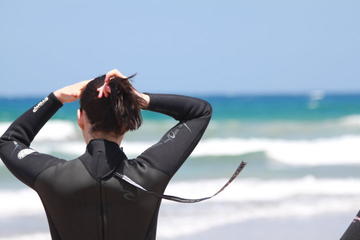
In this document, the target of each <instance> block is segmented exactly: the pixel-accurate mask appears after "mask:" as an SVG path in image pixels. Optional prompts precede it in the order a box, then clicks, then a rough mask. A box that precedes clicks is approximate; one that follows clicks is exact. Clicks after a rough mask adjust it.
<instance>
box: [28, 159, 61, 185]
mask: <svg viewBox="0 0 360 240" xmlns="http://www.w3.org/2000/svg"><path fill="white" fill-rule="evenodd" d="M64 161H65V160H64ZM62 163H63V162H61V163H56V164H54V165H51V166H48V167H47V168H45V169H43V170H42V171H41V172H39V173H38V174H36V175H35V176H34V182H33V184H32V188H34V189H35V185H36V182H37V180H38V177H39V176H40V175H41V174H42V173H43V172H45V171H46V170H48V169H49V168H52V167H56V166H57V165H59V164H62Z"/></svg>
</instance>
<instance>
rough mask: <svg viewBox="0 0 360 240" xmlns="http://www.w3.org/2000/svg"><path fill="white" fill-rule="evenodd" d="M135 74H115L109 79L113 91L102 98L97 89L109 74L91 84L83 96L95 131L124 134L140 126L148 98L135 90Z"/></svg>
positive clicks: (82, 103)
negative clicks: (144, 102)
mask: <svg viewBox="0 0 360 240" xmlns="http://www.w3.org/2000/svg"><path fill="white" fill-rule="evenodd" d="M133 76H134V75H132V76H130V77H128V78H118V77H117V78H113V79H112V80H111V81H110V83H109V87H110V89H111V93H110V96H108V97H102V98H98V93H99V92H98V91H97V89H98V88H99V87H101V86H102V85H103V84H104V80H105V75H104V76H101V77H97V78H95V79H94V80H92V81H90V82H89V83H88V84H87V86H86V88H85V89H84V90H83V92H82V94H81V97H80V109H81V110H82V111H85V112H86V115H87V117H88V119H89V121H90V123H91V125H92V129H91V131H93V132H103V133H108V134H115V135H117V136H120V135H122V134H124V133H125V132H126V131H128V130H135V129H137V128H139V127H140V125H141V123H142V117H141V112H140V110H141V105H142V104H143V101H144V100H143V99H142V98H141V97H139V96H137V95H135V94H134V93H133V91H132V86H131V83H130V81H129V79H130V78H132V77H133Z"/></svg>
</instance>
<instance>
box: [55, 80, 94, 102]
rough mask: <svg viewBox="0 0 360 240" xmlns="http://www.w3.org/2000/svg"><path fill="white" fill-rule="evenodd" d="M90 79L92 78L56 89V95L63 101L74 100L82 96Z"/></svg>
mask: <svg viewBox="0 0 360 240" xmlns="http://www.w3.org/2000/svg"><path fill="white" fill-rule="evenodd" d="M90 81H91V80H86V81H82V82H78V83H75V84H72V85H69V86H66V87H64V88H61V89H59V90H56V91H55V92H54V95H55V97H56V98H57V99H59V101H60V102H62V103H69V102H74V101H76V100H78V99H79V98H80V95H81V92H82V91H83V89H84V88H85V87H86V85H87V84H88V82H90Z"/></svg>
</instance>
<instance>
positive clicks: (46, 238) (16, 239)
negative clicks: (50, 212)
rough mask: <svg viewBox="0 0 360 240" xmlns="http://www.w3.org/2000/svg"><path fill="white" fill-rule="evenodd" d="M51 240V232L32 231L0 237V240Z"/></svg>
mask: <svg viewBox="0 0 360 240" xmlns="http://www.w3.org/2000/svg"><path fill="white" fill-rule="evenodd" d="M29 239H32V240H50V239H51V236H50V233H41V232H40V233H31V234H26V235H18V236H13V237H4V238H2V237H1V238H0V240H29Z"/></svg>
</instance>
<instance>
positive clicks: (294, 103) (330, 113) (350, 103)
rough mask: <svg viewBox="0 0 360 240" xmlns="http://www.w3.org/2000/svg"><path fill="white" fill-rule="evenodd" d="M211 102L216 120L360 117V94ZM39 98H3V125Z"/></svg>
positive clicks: (66, 115) (68, 112)
mask: <svg viewBox="0 0 360 240" xmlns="http://www.w3.org/2000/svg"><path fill="white" fill-rule="evenodd" d="M197 97H200V98H203V99H206V100H208V101H209V102H210V103H211V104H212V106H213V109H214V115H213V119H215V120H228V119H236V120H244V121H273V120H300V121H321V120H326V119H334V118H340V117H344V116H348V115H353V114H359V113H360V94H337V95H334V94H333V95H326V96H322V97H321V99H318V98H315V99H314V97H313V96H312V95H268V96H261V95H246V96H197ZM39 100H41V97H38V98H1V97H0V121H12V120H14V118H15V117H17V116H18V115H19V114H21V113H22V112H24V111H25V110H26V109H27V108H28V107H29V106H31V105H32V104H35V103H37V102H38V101H39ZM77 108H78V103H77V102H75V103H70V104H66V105H64V107H63V108H62V109H61V110H60V111H59V112H58V113H57V114H56V116H55V118H57V119H67V120H74V119H75V116H76V115H75V114H74V112H75V111H76V109H77ZM144 118H145V119H159V118H160V119H161V118H162V117H161V115H158V114H149V113H148V112H144Z"/></svg>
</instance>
